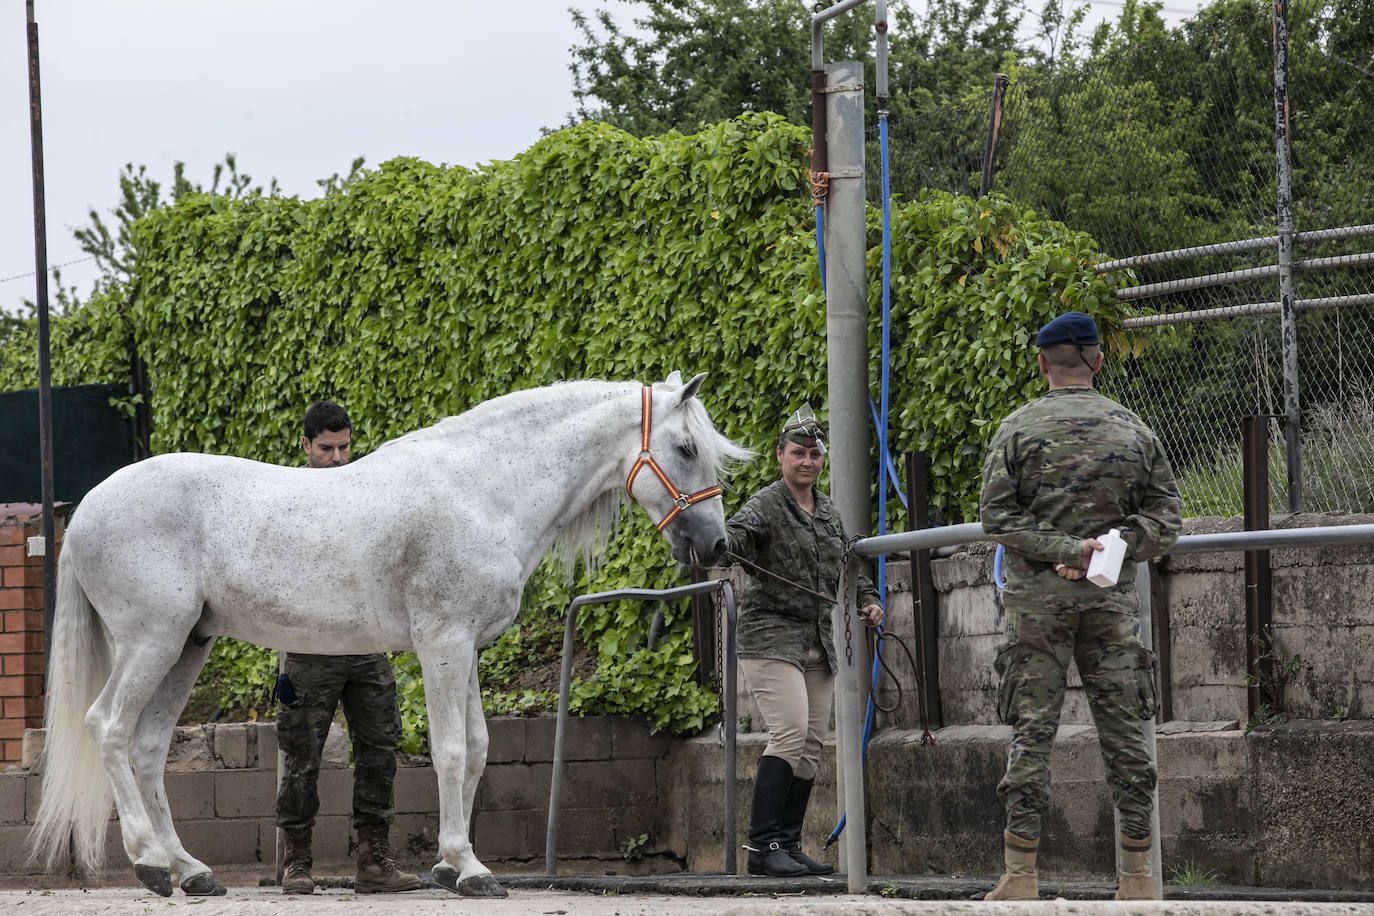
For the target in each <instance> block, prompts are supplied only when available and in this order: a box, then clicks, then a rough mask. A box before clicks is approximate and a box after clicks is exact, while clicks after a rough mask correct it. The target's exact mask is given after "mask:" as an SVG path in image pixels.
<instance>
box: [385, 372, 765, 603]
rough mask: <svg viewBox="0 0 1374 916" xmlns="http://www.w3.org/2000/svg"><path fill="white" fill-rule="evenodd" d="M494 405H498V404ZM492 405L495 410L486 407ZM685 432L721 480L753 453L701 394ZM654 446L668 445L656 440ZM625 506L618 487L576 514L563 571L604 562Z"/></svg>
mask: <svg viewBox="0 0 1374 916" xmlns="http://www.w3.org/2000/svg"><path fill="white" fill-rule="evenodd" d="M588 381H595V380H577V381H561V382H555V383H554V384H553V385H550V386H548V389H551V390H553V391H558V390H560V389H565V388H571V387H572V386H575V385H586V384H587V383H588ZM600 384H602V385H608V386H609V385H614V384H616V383H613V382H601V383H600ZM663 384H664V383H662V382H660V383H658V384H656V385H655V386H654V389H655V390H656V391H662V390H664V388H663ZM543 390H545V389H539V388H530V389H525V390H522V391H516V392H511V393H510V394H508V395H505V396H503V398H497V399H495V400H505V399H533V398H537V397H539V393H540V392H541V391H543ZM487 405H492V402H491V401H487V402H483V404H478V405H476V406H475V407H474V408H473V409H472V410H470V411H468V412H467V413H466V414H460V415H459V416H456V417H448V418H446V419H443V420H440V421H439V422H438V423H436V424H434V425H432V426H428V427H425V428H423V429H417V430H414V431H412V432H409V433H406V434H405V435H403V436H399V437H397V438H395V439H391V440H388V441H387V442H383V443H382V444H381V445H380V446H378V449H379V450H380V449H383V448H386V447H388V446H391V445H394V444H396V443H399V442H403V441H406V440H414V439H420V438H426V437H429V436H433V435H439V434H441V433H442V431H443V429H447V428H450V427H451V426H452V425H453V424H455V423H459V422H462V421H463V418H464V417H469V419H472V417H470V416H469V415H472V414H473V412H474V411H481V410H483V408H484V407H487ZM493 406H494V405H493ZM487 409H490V408H487ZM681 410H682V421H683V432H684V434H685V435H686V437H687V438H688V439H690V440H691V441H692V442H693V443H694V444H695V446H696V452H697V458H698V460H700V461H702V462H704V463H705V464H706V466H707V467H709V468H711V469H712V471H713V474H714V476H715V477H716V479H720V478H721V477H722V476H724V475H728V474H729V473H731V472H732V471H733V470H734V468H735V466H736V465H737V464H738V463H739V462H741V461H745V460H747V459H749V458H752V457H754V454H755V453H754V452H752V451H750V450H749V449H747V448H744V447H742V446H740V445H737V444H736V443H734V442H732V441H731V440H730V439H729V438H727V437H726V436H724V435H722V434H721V433H720V432H718V431H717V430H716V428H715V425H714V424H712V422H711V417H710V416H709V415H708V414H707V412H706V408H705V406H704V405H703V404H702V403H701V401H700V400H698V399H697V398H691V399H690V400H688V401H687V402H686V403H685V404H683V405H682V407H681ZM653 446H654V447H655V448H662V447H663V446H662V445H661V444H660V443H659V442H658V441H657V440H655V442H654V443H653ZM624 504H625V491H624V490H623V489H622V488H621V487H619V486H615V487H611V488H610V489H609V490H607V491H605V492H604V493H602V494H601V495H599V496H597V497H596V498H595V499H593V500H592V502H591V504H590V505H588V506H587V508H586V509H583V510H582V512H581V513H579V514H578V515H577V516H576V517H574V518H573V519H572V520H571V521H569V522H568V525H567V527H566V528H565V529H564V530H563V533H562V534H561V535H559V537H558V540H557V541H556V542H555V543H554V546H553V550H552V553H553V555H554V556H555V557H557V558H558V560H559V561H560V562H561V565H562V566H563V569H564V570H565V571H566V573H567V575H568V576H569V577H571V576H572V574H573V573H574V571H575V570H576V568H577V561H578V560H581V561H582V562H583V563H584V564H585V565H586V567H587V568H588V570H589V571H591V572H593V573H594V572H595V571H596V570H597V569H598V567H599V566H600V562H601V557H602V555H603V554H604V553H605V550H606V546H607V545H608V544H609V543H610V541H611V538H613V537H614V536H615V533H616V531H617V529H618V528H619V525H620V519H621V517H622V515H623V509H624Z"/></svg>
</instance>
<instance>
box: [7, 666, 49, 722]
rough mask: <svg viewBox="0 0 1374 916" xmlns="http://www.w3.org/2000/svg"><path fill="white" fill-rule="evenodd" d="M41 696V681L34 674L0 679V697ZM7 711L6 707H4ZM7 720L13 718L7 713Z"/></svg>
mask: <svg viewBox="0 0 1374 916" xmlns="http://www.w3.org/2000/svg"><path fill="white" fill-rule="evenodd" d="M42 695H43V679H42V678H41V677H39V676H38V675H36V674H21V675H13V674H12V675H10V676H8V677H0V697H39V696H42ZM5 708H6V709H7V710H8V709H9V707H8V706H6V707H5ZM5 716H6V717H7V718H13V716H11V715H10V714H9V713H8V712H6V713H5Z"/></svg>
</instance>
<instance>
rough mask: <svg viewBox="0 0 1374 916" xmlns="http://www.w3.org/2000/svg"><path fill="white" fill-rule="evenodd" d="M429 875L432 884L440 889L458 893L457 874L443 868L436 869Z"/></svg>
mask: <svg viewBox="0 0 1374 916" xmlns="http://www.w3.org/2000/svg"><path fill="white" fill-rule="evenodd" d="M430 874H432V875H433V876H434V883H435V884H437V885H439V886H440V887H442V888H446V889H448V890H451V891H453V892H454V893H455V894H456V893H458V872H456V871H454V870H453V869H451V868H444V867H443V866H439V867H436V868H435V869H434V870H433V871H432V872H431V873H430Z"/></svg>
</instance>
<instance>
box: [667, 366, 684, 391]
mask: <svg viewBox="0 0 1374 916" xmlns="http://www.w3.org/2000/svg"><path fill="white" fill-rule="evenodd" d="M663 384H665V385H667V386H668V387H669V388H681V387H682V373H681V372H679V371H677V370H676V369H674V370H673V371H672V372H669V373H668V378H667V379H665V380H664V382H663Z"/></svg>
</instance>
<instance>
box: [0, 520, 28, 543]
mask: <svg viewBox="0 0 1374 916" xmlns="http://www.w3.org/2000/svg"><path fill="white" fill-rule="evenodd" d="M24 538H25V532H24V526H23V525H13V524H11V525H0V547H13V546H14V545H15V544H23V543H24Z"/></svg>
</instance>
